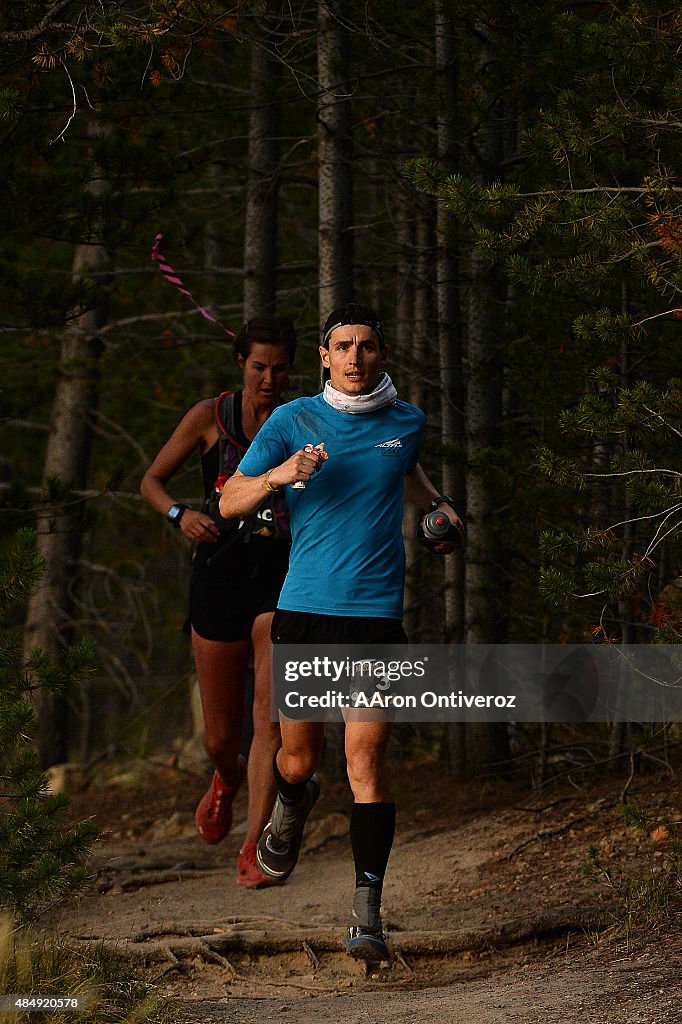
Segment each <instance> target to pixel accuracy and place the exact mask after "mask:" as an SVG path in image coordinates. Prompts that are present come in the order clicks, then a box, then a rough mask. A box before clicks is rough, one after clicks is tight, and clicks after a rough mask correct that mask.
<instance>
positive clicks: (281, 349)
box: [140, 316, 296, 888]
mask: <svg viewBox="0 0 682 1024" xmlns="http://www.w3.org/2000/svg"><path fill="white" fill-rule="evenodd" d="M295 351H296V332H295V330H294V325H293V324H292V322H291V321H290V320H288V319H287V318H286V317H273V316H257V317H254V318H252V319H251V320H248V321H247V323H245V324H244V326H243V328H242V330H241V333H240V334H239V335H238V336H237V338H236V340H235V342H234V346H233V355H234V358H235V362H236V363H237V365H238V366H239V367H240V368H241V371H242V376H243V389H242V390H240V391H238V392H236V393H234V394H228V393H225V395H224V396H221V397H222V401H218V400H216V399H206V400H205V401H201V402H198V403H197V404H196V405H195V406H193V407H192V408H191V409H190V410H189V412H188V413H187V414H186V415H185V416H184V418H183V419H182V420H181V422H180V424H179V425H178V427H177V428H176V429H175V431H174V432H173V434H172V435H171V437H170V438H169V440H168V441H167V442H166V444H165V445H164V446H163V448H162V449H161V450H160V452H159V453H158V455H157V456H156V458H155V459H154V461H153V463H152V464H151V466H150V467H149V469H148V470H147V472H146V474H145V476H144V478H143V480H142V484H141V487H140V490H141V492H142V494H143V496H144V497H145V498H146V499H147V501H148V502H149V503H150V505H151V506H152V507H153V508H155V509H156V511H157V512H160V513H161V514H162V515H165V516H166V518H167V519H168V520H169V521H170V522H171V524H172V525H173V526H174V527H176V528H177V529H179V530H180V531H181V532H182V533H183V534H184V535H185V537H187V539H188V540H191V541H193V542H194V543H195V544H196V550H195V554H194V558H193V563H192V575H191V580H190V601H189V623H188V626H189V630H190V631H191V637H192V649H193V653H194V661H195V665H196V670H197V679H198V682H199V690H200V694H201V704H202V709H203V715H204V747H205V749H206V753H207V754H208V756H209V758H210V760H211V762H212V763H213V765H214V767H215V771H214V773H213V778H212V780H211V785H210V787H209V789H208V791H207V792H206V794H205V795H204V797H203V798H202V800H201V802H200V803H199V806H198V807H197V810H196V826H197V831H198V833H199V835H200V837H201V838H202V839H203V841H204V842H206V843H218V842H220V841H221V840H222V839H224V838H225V836H226V835H227V834H228V832H229V831H230V828H231V826H232V803H233V801H234V798H235V796H236V794H237V792H238V790H239V788H240V786H241V785H242V783H243V781H244V778H245V776H247V777H248V810H247V822H246V836H245V841H244V845H243V846H242V848H241V850H240V852H239V856H238V858H237V882H238V883H239V884H240V885H244V886H246V887H247V888H261V887H264V886H266V885H271V884H272V880H271V879H270V878H269V876H267V875H265V874H264V873H263V872H262V871H261V870H260V868H259V867H258V864H257V862H256V842H257V840H258V837H259V836H260V834H261V832H262V830H263V826H264V825H265V823H266V822H267V820H268V818H269V817H270V813H271V810H272V805H273V801H274V799H275V792H276V790H275V783H274V780H273V778H272V758H273V756H274V754H275V751H276V750H277V749H278V747H279V745H280V732H279V727H278V725H277V724H276V723H273V722H272V721H271V716H270V651H271V645H270V626H271V622H272V616H273V612H274V610H275V607H276V604H277V598H278V596H279V591H280V588H281V586H282V582H283V580H284V577H285V575H286V572H287V566H288V562H289V549H290V536H289V529H288V517H287V516H286V506H285V504H284V502H283V500H282V497H281V496H279V501H278V502H277V503H273V502H271V503H269V505H268V506H267V507H266V508H262V509H260V510H258V514H257V515H256V516H255V517H253V519H252V520H251V521H250V522H248V523H246V524H245V526H242V527H241V529H240V530H239V532H238V533H237V523H236V522H235V523H232V524H229V523H228V524H223V523H220V524H219V518H218V517H215V518H212V517H211V516H210V515H208V514H207V512H206V511H198V510H195V509H191V508H189V507H187V506H184V505H181V504H178V503H177V502H176V500H175V498H174V497H173V496H172V494H171V492H170V491H169V490H168V483H169V481H170V480H171V478H172V477H173V476H174V475H175V474H176V473H177V472H178V470H179V469H180V467H181V466H182V465H183V464H184V463H185V461H186V460H187V459H188V458H189V456H190V455H191V454H192V453H193V452H194V451H196V450H197V448H198V449H199V452H200V455H201V470H202V476H203V483H204V497H205V498H208V497H209V496H210V495H211V494H213V493H214V492H215V489H216V485H217V486H218V488H219V487H220V486H222V484H223V483H224V479H225V477H229V476H230V475H231V474H232V473H234V472H235V470H236V468H237V466H238V464H239V462H240V460H241V459H242V457H243V455H244V453H245V452H246V451H247V450H248V448H249V445H250V444H251V443H252V441H253V439H254V437H255V436H256V435H257V433H258V431H259V430H260V429H261V427H262V426H263V424H264V423H265V422H266V421H267V420H268V417H269V416H270V415H271V414H272V412H273V410H274V409H275V408H276V407H277V406H278V405H279V403H280V401H281V398H282V394H283V392H284V390H285V388H286V387H287V384H288V382H289V376H288V374H289V369H290V367H291V365H292V364H293V360H294V354H295ZM224 421H227V422H224ZM220 435H222V441H220V440H219V437H220ZM219 454H220V456H221V457H222V465H219ZM261 496H262V492H261ZM278 506H279V507H278ZM251 655H253V669H254V701H253V741H252V743H251V749H250V751H249V757H248V764H247V763H246V762H245V760H244V758H243V757H242V755H241V754H240V752H239V749H240V741H241V730H242V707H243V703H244V683H245V678H246V673H247V668H248V665H249V659H250V657H251Z"/></svg>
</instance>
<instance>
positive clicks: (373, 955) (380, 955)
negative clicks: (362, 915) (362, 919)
mask: <svg viewBox="0 0 682 1024" xmlns="http://www.w3.org/2000/svg"><path fill="white" fill-rule="evenodd" d="M344 945H345V947H346V952H347V953H348V955H349V956H352V957H354V958H355V959H356V960H366V961H367V962H368V963H373V964H378V963H381V961H382V960H389V959H390V953H389V952H388V946H387V945H386V936H385V935H384V933H383V932H382V930H381V928H378V929H374V928H364V927H363V926H362V925H349V927H348V931H347V932H346V939H345V942H344Z"/></svg>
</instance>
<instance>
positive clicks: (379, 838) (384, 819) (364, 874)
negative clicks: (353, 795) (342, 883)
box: [350, 803, 395, 888]
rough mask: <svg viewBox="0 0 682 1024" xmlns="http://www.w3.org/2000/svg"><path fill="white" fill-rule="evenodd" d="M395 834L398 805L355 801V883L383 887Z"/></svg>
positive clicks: (352, 827) (352, 839)
mask: <svg viewBox="0 0 682 1024" xmlns="http://www.w3.org/2000/svg"><path fill="white" fill-rule="evenodd" d="M394 835H395V804H394V803H376V804H353V810H352V811H351V816H350V842H351V847H352V849H353V860H354V862H355V884H356V885H370V886H377V887H379V888H380V887H381V885H382V883H383V880H384V875H385V874H386V865H387V864H388V858H389V855H390V853H391V847H392V845H393V836H394Z"/></svg>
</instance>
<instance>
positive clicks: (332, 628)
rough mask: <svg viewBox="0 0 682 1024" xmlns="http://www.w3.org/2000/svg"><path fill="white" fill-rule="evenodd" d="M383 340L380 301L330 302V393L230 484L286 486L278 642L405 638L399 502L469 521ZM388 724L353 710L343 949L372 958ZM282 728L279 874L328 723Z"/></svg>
mask: <svg viewBox="0 0 682 1024" xmlns="http://www.w3.org/2000/svg"><path fill="white" fill-rule="evenodd" d="M387 352H388V350H387V347H386V344H385V341H384V333H383V328H382V325H381V322H380V321H379V319H378V318H377V316H376V315H375V314H374V312H373V311H372V310H371V309H369V308H367V307H365V306H359V305H354V304H351V305H349V306H345V307H343V308H340V309H336V310H334V311H333V312H332V313H331V314H330V316H329V317H328V319H327V322H326V324H325V327H324V331H323V336H322V344H321V346H320V358H321V360H322V365H323V367H325V369H326V370H328V371H329V380H328V381H327V383H326V385H325V388H324V391H323V392H322V394H320V395H316V396H315V397H314V398H300V399H297V400H295V401H293V402H289V403H287V404H286V405H283V406H280V407H279V408H278V409H276V410H275V411H274V412H273V414H272V415H271V416H270V418H269V419H268V420H267V421H266V423H265V424H264V425H263V426H262V427H261V429H260V431H259V432H258V435H257V436H256V438H255V439H254V441H253V443H252V444H251V447H250V448H249V451H248V452H247V454H246V455H245V457H244V459H243V460H242V462H241V464H240V467H239V470H238V471H237V472H236V473H235V474H234V476H233V477H232V478H231V479H230V480H229V481H228V482H227V484H226V485H225V488H224V490H223V494H222V497H221V500H220V511H221V514H222V515H223V516H226V517H232V516H242V515H246V514H248V513H250V512H252V511H254V510H255V509H256V508H258V506H259V505H260V504H261V503H262V501H263V498H264V492H267V493H270V492H272V491H275V490H280V489H281V488H286V498H287V505H288V507H289V514H290V524H291V535H292V550H291V557H290V561H289V571H288V574H287V577H286V580H285V582H284V586H283V587H282V591H281V594H280V598H279V601H278V606H277V611H276V612H275V617H274V620H273V624H272V639H273V642H274V643H276V644H277V643H281V644H317V645H326V644H330V643H332V644H362V645H366V644H387V645H388V644H396V643H406V642H407V637H406V635H405V632H404V630H403V627H402V621H401V620H402V613H403V607H402V606H403V589H404V581H405V553H404V549H403V542H402V529H401V528H402V516H403V501H404V500H407V501H409V502H411V503H412V504H414V505H416V506H417V507H419V508H421V509H422V510H427V509H432V510H434V509H438V510H439V511H440V512H442V513H444V514H445V515H446V516H447V517H448V518H449V520H450V522H451V524H452V526H453V528H457V529H458V530H461V528H462V524H461V522H460V520H459V518H458V517H457V514H456V512H455V511H454V509H453V508H452V503H451V501H450V499H449V498H447V496H444V495H439V494H438V492H437V490H436V488H435V487H434V486H433V485H432V484H431V482H430V481H429V480H428V478H427V477H426V475H425V474H424V472H423V470H422V469H421V467H420V465H419V462H418V457H419V445H420V443H421V439H422V434H423V431H424V424H425V416H424V414H423V413H422V412H421V411H420V410H419V409H416V408H415V407H414V406H411V405H408V404H407V403H406V402H402V401H400V399H398V396H397V392H396V389H395V387H394V386H393V384H392V382H391V379H390V377H389V376H388V374H387V373H386V372H385V370H384V366H385V363H386V357H387ZM436 550H437V551H438V550H440V551H442V552H443V553H445V552H447V551H449V550H452V544H451V543H449V542H446V543H444V544H442V545H439V546H438V547H436ZM390 728H391V726H390V722H387V721H368V720H364V721H358V720H353V721H351V720H348V718H347V720H346V739H345V749H346V760H347V766H348V778H349V782H350V785H351V789H352V791H353V797H354V804H353V810H352V813H351V821H350V838H351V846H352V849H353V858H354V862H355V873H356V889H355V896H354V900H353V912H352V918H351V924H350V927H349V929H348V933H347V936H346V949H347V951H348V952H349V953H350V954H351V955H352V956H355V957H358V958H361V959H364V960H368V961H377V962H378V961H381V960H385V959H386V958H387V957H388V948H387V946H386V940H385V936H384V934H383V930H382V925H381V916H380V904H381V891H382V885H383V879H384V874H385V871H386V865H387V863H388V858H389V854H390V851H391V846H392V844H393V836H394V832H395V804H394V803H393V801H392V799H391V795H390V790H389V785H388V780H387V777H386V769H385V755H386V747H387V744H388V739H389V734H390ZM281 730H282V747H281V748H280V750H279V752H278V754H277V756H276V758H275V761H274V773H275V778H276V781H277V787H278V792H279V795H278V798H277V801H276V803H275V807H274V810H273V813H272V818H271V821H270V822H269V824H268V825H267V826H266V828H265V831H264V832H263V835H262V836H261V840H260V842H259V844H258V863H259V866H260V868H261V870H262V871H263V873H264V874H266V875H268V877H270V878H271V879H272V880H273V881H276V882H284V881H285V880H286V879H287V878H288V877H289V875H290V874H291V872H292V871H293V869H294V867H295V865H296V861H297V859H298V853H299V850H300V845H301V839H302V836H303V828H304V825H305V821H306V818H307V816H308V814H309V813H310V811H311V809H312V807H313V805H314V803H315V801H316V800H317V797H318V795H319V783H318V780H317V776H316V775H315V772H316V770H317V768H318V767H319V764H320V760H321V757H322V743H323V734H324V725H323V723H321V722H307V721H293V720H291V719H288V718H284V717H282V718H281Z"/></svg>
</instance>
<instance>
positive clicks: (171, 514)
mask: <svg viewBox="0 0 682 1024" xmlns="http://www.w3.org/2000/svg"><path fill="white" fill-rule="evenodd" d="M188 508H189V505H171V507H170V508H169V509H168V511H167V512H166V519H167V520H168V522H169V523H170V524H171V526H174V527H175V529H176V530H178V529H179V528H180V520H181V519H182V517H183V516H184V514H185V511H186V509H188Z"/></svg>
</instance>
